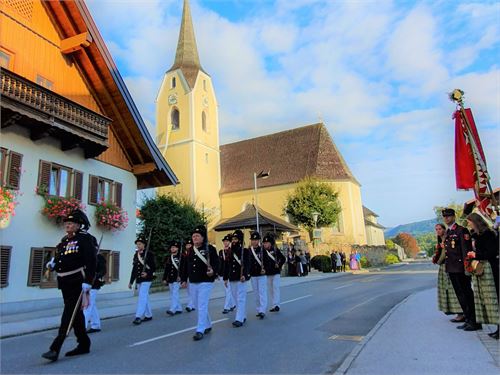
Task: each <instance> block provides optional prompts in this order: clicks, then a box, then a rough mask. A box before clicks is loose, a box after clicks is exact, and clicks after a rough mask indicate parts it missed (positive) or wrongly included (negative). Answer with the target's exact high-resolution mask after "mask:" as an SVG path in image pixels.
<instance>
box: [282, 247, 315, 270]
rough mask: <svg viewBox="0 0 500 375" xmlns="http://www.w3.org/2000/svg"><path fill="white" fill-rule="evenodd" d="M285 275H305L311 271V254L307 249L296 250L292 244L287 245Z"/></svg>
mask: <svg viewBox="0 0 500 375" xmlns="http://www.w3.org/2000/svg"><path fill="white" fill-rule="evenodd" d="M286 264H287V275H288V276H298V277H303V276H307V275H308V274H309V272H311V254H310V253H309V252H308V251H305V252H304V251H302V250H296V249H295V246H294V245H291V246H289V248H288V251H287V258H286Z"/></svg>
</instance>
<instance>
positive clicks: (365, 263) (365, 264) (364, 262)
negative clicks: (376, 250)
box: [360, 256, 372, 268]
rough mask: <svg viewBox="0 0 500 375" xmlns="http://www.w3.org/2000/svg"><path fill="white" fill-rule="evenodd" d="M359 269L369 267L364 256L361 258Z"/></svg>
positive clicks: (369, 264)
mask: <svg viewBox="0 0 500 375" xmlns="http://www.w3.org/2000/svg"><path fill="white" fill-rule="evenodd" d="M360 263H361V268H368V267H371V266H372V265H371V263H370V262H369V261H368V259H367V258H366V257H365V256H362V257H361V261H360Z"/></svg>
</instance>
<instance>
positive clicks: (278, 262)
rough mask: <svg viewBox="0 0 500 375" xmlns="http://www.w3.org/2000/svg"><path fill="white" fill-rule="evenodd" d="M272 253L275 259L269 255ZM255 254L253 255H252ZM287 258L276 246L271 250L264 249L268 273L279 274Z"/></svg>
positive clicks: (265, 266)
mask: <svg viewBox="0 0 500 375" xmlns="http://www.w3.org/2000/svg"><path fill="white" fill-rule="evenodd" d="M269 254H271V255H272V256H273V258H274V260H273V259H272V258H271V257H270V256H269ZM252 256H253V255H252ZM285 262H286V258H285V256H284V255H283V254H282V253H281V251H280V250H279V249H277V248H276V247H274V246H273V247H272V248H271V250H269V251H267V250H264V268H265V269H266V275H270V276H271V275H277V274H279V273H281V267H283V264H285Z"/></svg>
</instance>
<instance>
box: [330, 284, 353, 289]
mask: <svg viewBox="0 0 500 375" xmlns="http://www.w3.org/2000/svg"><path fill="white" fill-rule="evenodd" d="M352 284H354V283H347V284H344V285H342V286H338V287H336V288H333V290H337V289H342V288H346V287H348V286H349V285H352Z"/></svg>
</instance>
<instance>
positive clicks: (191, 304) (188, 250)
mask: <svg viewBox="0 0 500 375" xmlns="http://www.w3.org/2000/svg"><path fill="white" fill-rule="evenodd" d="M192 251H193V240H192V239H191V238H190V239H188V240H187V241H186V250H185V251H184V253H183V254H182V256H183V257H184V260H185V259H187V257H188V256H189V254H191V252H192ZM181 264H182V266H183V267H185V266H186V264H187V263H186V262H181ZM181 273H182V271H181ZM187 294H188V303H187V305H186V311H187V312H191V311H194V310H196V309H195V307H194V306H195V305H196V303H195V301H194V299H193V291H192V289H191V288H190V286H189V281H188V283H187Z"/></svg>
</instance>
